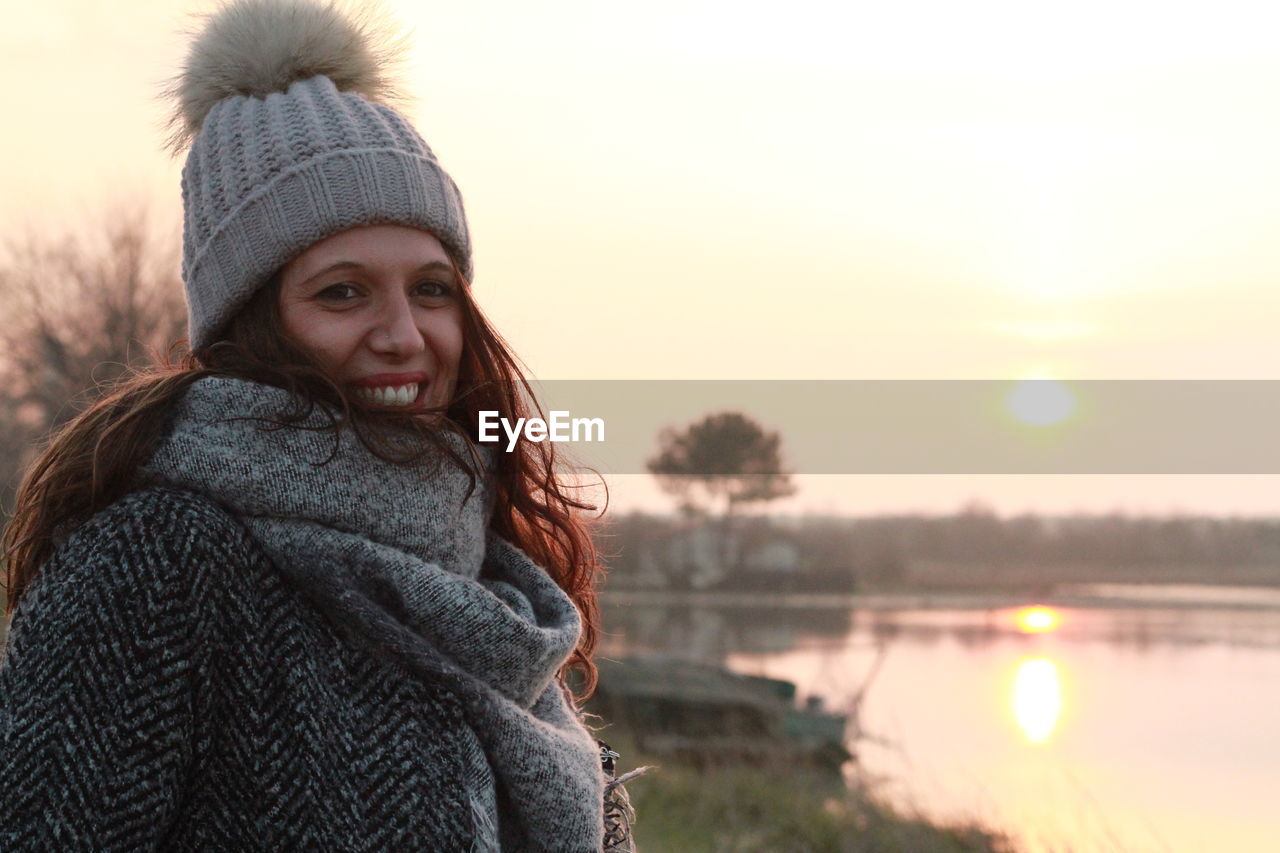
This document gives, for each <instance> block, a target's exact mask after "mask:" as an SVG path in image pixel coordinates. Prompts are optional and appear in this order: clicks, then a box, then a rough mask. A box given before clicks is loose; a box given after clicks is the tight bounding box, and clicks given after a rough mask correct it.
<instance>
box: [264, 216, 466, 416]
mask: <svg viewBox="0 0 1280 853" xmlns="http://www.w3.org/2000/svg"><path fill="white" fill-rule="evenodd" d="M460 287H461V283H460V282H459V281H458V280H457V278H456V277H455V275H454V272H453V265H452V264H451V263H450V262H449V256H448V255H447V254H446V253H445V251H444V247H443V246H441V245H440V241H439V240H437V239H436V238H435V237H434V236H432V235H431V234H429V233H427V232H426V231H420V230H418V229H416V228H409V227H407V226H404V225H368V226H363V227H360V228H352V229H350V230H347V231H343V232H341V233H339V234H335V235H333V236H332V237H328V238H326V239H324V240H321V241H320V242H318V243H316V244H314V245H312V246H311V247H309V248H308V249H307V250H306V251H305V252H303V253H302V254H301V255H298V257H296V258H294V259H293V260H292V261H290V262H289V263H288V264H287V265H286V266H285V268H284V270H283V271H282V273H281V280H280V316H281V319H282V323H283V326H284V333H285V336H286V337H287V338H289V339H290V340H291V341H293V343H294V344H296V345H297V346H299V347H300V348H301V349H302V350H303V351H304V352H306V353H307V354H308V355H309V356H310V357H311V358H312V359H314V360H315V361H316V362H317V363H318V364H319V365H320V366H321V367H323V368H324V369H326V370H327V371H328V372H329V373H330V374H331V375H332V376H333V377H334V378H336V379H337V380H338V381H339V382H342V383H345V384H346V385H347V386H348V387H349V388H351V389H352V390H353V391H354V392H355V393H356V395H357V396H358V397H359V398H360V399H362V400H364V401H366V402H367V403H369V404H370V405H371V406H373V407H375V408H396V409H410V410H416V409H423V408H426V407H428V406H432V407H435V406H445V405H447V404H448V403H449V401H450V400H451V399H452V397H453V390H454V386H455V385H456V384H457V380H458V361H459V359H460V358H461V355H462V307H461V299H462V297H461V296H460V295H459V288H460Z"/></svg>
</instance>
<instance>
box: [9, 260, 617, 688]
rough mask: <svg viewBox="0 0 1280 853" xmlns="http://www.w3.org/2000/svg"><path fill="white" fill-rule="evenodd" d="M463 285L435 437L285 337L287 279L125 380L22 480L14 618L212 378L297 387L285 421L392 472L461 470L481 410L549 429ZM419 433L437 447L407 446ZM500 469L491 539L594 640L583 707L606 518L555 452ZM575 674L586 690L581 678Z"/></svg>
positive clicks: (13, 533) (522, 455) (570, 667)
mask: <svg viewBox="0 0 1280 853" xmlns="http://www.w3.org/2000/svg"><path fill="white" fill-rule="evenodd" d="M454 272H455V274H456V275H457V276H458V281H459V282H461V283H462V286H461V287H459V288H458V293H459V294H460V296H459V300H460V306H461V309H462V310H461V315H462V323H463V341H464V345H463V351H462V358H461V362H460V363H459V366H458V384H457V391H456V392H455V394H454V397H453V399H452V400H451V401H450V403H449V404H448V406H447V409H446V410H445V411H444V412H443V414H444V415H445V418H444V419H442V420H441V421H440V423H438V424H436V425H435V426H434V427H433V426H430V425H427V424H426V423H424V420H423V419H421V418H415V417H413V416H412V415H409V414H406V413H396V412H387V411H377V412H375V411H371V410H370V409H368V408H367V407H366V406H365V405H363V404H362V403H361V401H360V400H359V398H357V397H356V396H355V395H353V394H350V393H349V392H348V391H347V389H346V388H345V387H344V386H343V385H342V384H341V383H339V382H337V381H335V380H334V379H333V378H332V377H330V376H328V375H327V374H326V373H325V371H323V370H322V369H321V368H320V367H319V366H318V365H316V364H315V363H314V362H312V361H311V360H310V359H309V358H308V357H307V355H306V354H305V353H304V352H302V351H301V350H300V349H299V348H298V347H296V346H295V345H293V344H292V343H291V342H290V341H289V340H288V339H287V338H286V337H285V336H284V335H283V334H282V333H281V329H282V328H283V326H282V324H281V318H280V309H279V298H278V297H279V290H280V275H279V274H278V273H277V275H275V276H273V277H272V279H271V280H270V281H268V282H267V283H266V284H265V285H264V286H263V287H262V288H260V289H259V290H258V292H257V293H256V294H255V295H254V297H253V299H251V300H250V302H249V303H248V304H247V305H246V306H245V307H244V308H243V309H242V310H241V311H240V312H239V313H238V314H237V315H236V317H235V318H234V319H233V320H232V322H231V323H230V325H229V326H228V329H227V331H226V332H225V333H224V334H223V336H222V337H221V338H220V339H219V340H218V341H216V342H214V343H212V344H210V345H209V346H207V347H205V348H203V349H201V350H197V351H195V352H186V353H184V354H183V355H181V356H180V357H175V356H174V353H175V351H178V350H179V349H180V348H181V347H182V345H183V342H182V341H179V342H177V343H175V344H174V345H173V346H172V347H170V350H169V352H168V353H167V354H165V355H164V356H163V357H157V358H156V359H155V361H156V362H157V364H156V366H154V367H150V368H146V369H144V370H140V371H135V372H134V373H132V374H129V375H127V376H125V377H124V378H122V379H121V380H119V381H118V382H117V383H116V384H114V385H113V386H112V387H111V389H110V390H109V391H108V392H107V393H105V394H104V395H102V396H101V397H100V398H98V399H97V400H96V401H95V402H94V403H92V404H91V405H90V406H89V407H88V408H87V409H85V411H83V412H81V413H80V414H79V415H77V416H76V417H75V418H73V419H72V420H71V421H69V422H68V423H67V424H66V425H64V426H63V427H62V428H61V429H59V430H58V431H57V432H56V433H55V434H53V435H52V436H51V437H50V438H49V439H48V441H47V443H46V444H45V446H44V447H43V448H42V449H41V452H40V453H39V454H38V456H37V457H36V459H35V460H34V461H33V462H32V463H31V465H30V466H29V467H28V469H27V470H26V472H25V473H24V475H23V478H22V481H21V484H20V485H19V487H18V491H17V494H16V500H15V508H14V512H13V514H12V516H11V518H10V520H9V522H8V524H7V525H6V527H5V530H4V534H3V538H2V539H0V549H2V553H3V555H4V562H5V576H6V577H5V580H6V583H5V587H6V589H7V592H8V603H7V606H6V617H11V616H12V614H13V613H14V610H15V608H16V607H17V605H18V602H19V601H20V600H21V598H22V596H23V594H24V593H25V592H26V590H27V589H28V588H29V587H30V586H31V583H32V581H33V580H34V579H35V577H36V575H37V573H38V571H39V569H40V567H41V566H42V565H43V564H44V563H45V561H46V560H48V559H49V557H50V556H51V555H52V553H53V551H54V549H55V548H56V547H57V545H58V543H59V542H60V541H61V540H62V539H63V538H65V536H66V535H67V534H69V533H70V532H71V531H72V530H74V529H75V528H76V527H77V526H79V525H80V524H82V523H84V522H85V521H87V520H88V519H89V518H91V517H92V516H93V515H94V514H95V513H97V512H99V511H100V510H102V509H104V508H106V507H107V506H108V505H110V504H111V503H112V502H113V501H115V500H117V499H118V498H120V497H122V496H123V495H124V494H125V493H127V492H128V491H129V490H130V489H131V488H135V487H136V485H137V481H136V480H135V477H136V474H137V471H138V469H139V467H141V466H142V465H143V464H144V463H145V462H146V461H147V460H148V459H149V458H150V456H151V454H152V452H153V451H154V448H155V446H156V444H157V442H158V441H159V440H160V438H162V437H163V434H164V431H165V429H166V427H167V424H168V422H169V415H170V413H171V411H172V410H173V408H174V406H175V405H176V404H177V402H178V401H179V400H180V399H181V397H182V395H183V394H184V393H185V392H186V390H187V388H188V387H189V386H190V385H191V384H192V383H194V382H196V381H197V380H199V379H202V378H204V377H207V376H227V377H235V378H240V379H246V380H250V381H255V382H260V383H264V384H268V385H273V386H276V387H279V388H284V389H286V390H288V391H289V392H290V393H291V395H292V397H293V400H294V406H293V408H292V409H291V410H290V411H288V412H285V413H282V416H281V421H280V425H281V426H291V425H294V424H297V423H298V422H300V421H302V420H305V419H307V418H309V417H310V415H311V414H312V413H313V412H314V411H315V410H316V409H317V408H318V409H319V410H320V411H321V412H324V413H327V414H328V415H329V423H328V424H327V425H326V426H324V427H323V428H324V429H330V430H333V431H334V432H335V438H336V432H337V430H339V429H343V428H346V425H347V424H349V425H350V428H352V429H354V430H355V432H356V434H357V435H358V436H359V438H360V440H361V442H362V443H363V444H364V445H365V446H366V447H367V448H368V449H369V450H370V452H372V453H374V454H376V455H378V456H379V457H380V458H382V459H384V460H387V461H391V462H400V463H405V462H409V461H411V460H413V459H415V458H417V457H418V456H420V455H422V454H423V453H427V452H430V450H431V446H434V447H436V448H439V449H441V450H443V451H445V453H446V454H447V455H448V456H450V457H452V458H453V459H454V460H455V461H456V462H458V463H459V464H461V463H462V460H460V459H458V457H456V456H454V454H453V453H452V452H451V451H450V449H449V447H448V445H447V444H446V443H444V442H443V441H442V440H441V439H440V437H439V435H438V432H437V431H436V430H437V429H438V428H439V427H440V426H444V427H445V428H449V429H453V430H457V431H461V432H462V433H463V434H464V435H469V436H475V435H477V434H478V433H477V430H478V428H479V416H478V412H480V411H482V410H489V411H497V412H499V413H500V415H501V417H504V418H507V419H509V420H511V422H513V423H514V422H515V420H514V419H516V418H522V417H523V418H528V417H530V416H541V415H542V414H543V412H542V408H541V405H540V404H539V403H538V401H537V398H536V395H535V394H534V393H533V390H532V389H531V388H530V386H529V383H528V381H527V379H526V378H525V375H524V370H523V369H522V365H521V364H520V362H519V361H518V359H517V358H516V357H515V355H514V354H513V353H512V351H511V349H510V347H509V345H508V344H507V343H506V341H504V340H503V338H502V337H501V336H500V335H499V334H498V333H497V332H496V331H495V330H494V329H493V327H492V325H491V324H490V323H489V322H488V320H487V319H486V318H485V316H484V314H483V313H482V312H481V310H480V308H479V306H478V305H476V303H475V302H474V300H473V299H472V297H471V292H470V291H471V288H470V285H469V284H468V283H467V282H466V281H465V280H464V279H463V277H462V275H461V272H460V271H459V270H458V269H457V267H456V265H455V269H454ZM339 412H341V416H339V415H338V413H339ZM388 426H391V427H394V428H392V429H388V428H387V427H388ZM309 428H314V427H309ZM406 433H409V434H413V436H419V437H423V438H426V439H427V442H423V441H409V442H405V441H403V440H400V439H403V438H404V437H406ZM413 436H410V437H413ZM336 444H337V443H336V441H335V447H336ZM428 445H431V446H428ZM495 456H496V457H497V462H496V465H495V470H494V475H495V483H494V486H495V492H496V503H495V506H494V511H493V519H492V522H491V527H492V529H493V531H494V532H495V533H497V534H498V535H500V536H502V537H504V538H506V539H508V540H509V541H510V542H511V543H512V544H514V545H515V546H516V547H518V548H520V549H521V550H523V551H524V552H525V553H527V554H528V555H529V556H530V558H532V559H533V560H534V561H536V562H537V563H538V564H539V565H541V566H543V567H544V568H545V569H546V570H547V573H548V574H549V575H550V576H551V578H552V579H553V580H554V581H555V582H556V584H557V585H558V586H559V587H560V588H561V589H563V590H564V591H565V593H566V594H567V595H568V596H569V597H570V598H571V599H572V600H573V603H574V605H575V606H576V607H577V609H578V612H579V613H580V614H581V616H582V626H583V630H582V636H581V638H580V640H579V643H578V646H577V648H576V649H575V650H574V652H573V655H572V656H571V657H570V658H569V660H568V661H567V662H566V664H565V667H564V668H563V669H562V670H561V672H560V680H561V683H562V684H568V682H569V681H572V682H574V684H575V686H577V687H579V688H580V692H579V694H578V698H579V699H583V698H585V697H586V696H589V695H590V694H591V692H592V691H593V690H594V689H595V684H596V667H595V664H594V662H593V660H592V655H593V654H594V652H595V648H596V645H597V643H598V641H599V630H600V627H599V626H600V615H599V608H598V604H597V600H596V586H597V583H598V581H599V580H600V578H601V576H602V574H603V568H602V565H601V562H600V558H599V554H598V553H597V551H596V548H595V545H594V542H593V538H592V535H591V532H592V527H593V523H594V521H596V520H598V519H599V517H600V514H602V512H603V510H601V512H600V513H597V514H596V515H595V516H594V517H589V516H588V515H587V513H586V511H589V510H595V509H596V507H594V506H593V505H591V504H589V503H586V502H585V501H583V500H581V499H578V498H576V497H573V496H572V495H571V494H570V492H571V491H572V489H574V488H578V487H577V486H574V485H570V484H569V483H568V482H567V479H568V478H567V476H566V474H565V471H564V470H563V462H562V460H560V459H559V458H558V456H557V453H556V450H555V447H554V445H553V444H552V443H551V442H527V441H525V442H518V443H517V444H516V447H515V449H514V450H513V451H512V452H510V453H497V454H495ZM464 470H468V471H469V470H470V469H469V467H467V468H464ZM606 503H607V492H606ZM570 671H576V673H575V674H576V675H577V676H579V677H578V678H574V679H568V675H569V673H570Z"/></svg>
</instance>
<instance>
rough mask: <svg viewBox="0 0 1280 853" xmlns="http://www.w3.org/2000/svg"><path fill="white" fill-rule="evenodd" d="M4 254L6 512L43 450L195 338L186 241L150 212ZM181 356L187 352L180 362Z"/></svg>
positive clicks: (1, 458)
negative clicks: (42, 444)
mask: <svg viewBox="0 0 1280 853" xmlns="http://www.w3.org/2000/svg"><path fill="white" fill-rule="evenodd" d="M101 223H102V224H101V225H97V226H93V227H91V228H89V229H88V230H82V231H78V232H73V231H70V230H69V231H67V232H63V233H58V234H35V233H31V234H27V235H26V236H20V237H17V238H11V239H10V240H9V241H8V242H7V244H6V245H5V246H4V247H3V249H2V250H0V300H3V303H4V306H5V312H4V315H5V322H4V323H3V324H2V325H0V508H3V509H4V510H6V511H7V510H8V508H9V507H10V506H12V497H13V490H14V489H15V488H16V486H17V482H16V481H17V479H18V477H19V476H20V474H21V471H22V469H23V468H25V467H26V465H27V463H28V462H29V461H30V459H31V458H32V455H33V453H34V450H35V447H36V446H37V444H38V442H39V441H40V440H41V439H43V438H44V437H45V436H46V435H48V434H49V433H50V432H51V431H52V430H54V429H56V428H57V427H59V426H61V425H62V424H63V423H65V422H66V421H68V420H70V419H71V418H72V417H74V416H75V415H76V414H77V413H78V412H80V411H81V410H83V408H84V407H85V406H86V405H88V404H89V403H90V402H92V401H93V400H95V399H96V398H97V397H98V396H100V395H101V394H102V393H103V392H105V391H106V390H107V389H108V388H109V387H110V386H111V384H112V383H113V382H114V381H115V380H117V379H118V378H120V376H121V375H122V374H124V373H125V372H126V371H128V370H129V369H130V368H137V367H141V366H144V365H146V364H148V363H152V362H154V361H155V360H156V359H157V358H159V357H160V356H161V355H162V354H163V353H164V352H166V350H167V348H168V347H169V346H170V345H171V344H172V343H173V342H175V341H176V340H178V339H180V338H182V337H184V336H185V335H186V308H185V306H184V303H183V297H182V281H181V278H180V276H179V274H178V256H177V249H178V240H177V239H176V236H175V238H173V239H169V240H167V241H166V243H167V245H166V244H160V245H157V244H158V243H159V241H160V237H159V235H156V234H155V233H154V232H153V230H152V229H151V227H150V226H149V223H148V219H147V216H146V214H145V213H144V212H139V211H137V210H136V209H135V210H131V211H110V212H108V213H107V214H106V215H105V216H103V218H102V220H101ZM174 355H175V356H176V355H178V353H174Z"/></svg>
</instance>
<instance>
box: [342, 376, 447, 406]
mask: <svg viewBox="0 0 1280 853" xmlns="http://www.w3.org/2000/svg"><path fill="white" fill-rule="evenodd" d="M428 385H429V383H428V382H404V383H401V384H399V385H394V384H393V385H374V386H365V385H359V386H356V388H355V396H356V399H358V400H360V401H361V402H363V403H366V404H368V405H370V406H374V407H376V408H379V409H399V410H415V409H423V408H425V407H426V406H425V400H426V396H427V388H428Z"/></svg>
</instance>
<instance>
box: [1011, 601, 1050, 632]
mask: <svg viewBox="0 0 1280 853" xmlns="http://www.w3.org/2000/svg"><path fill="white" fill-rule="evenodd" d="M1014 619H1015V621H1016V623H1017V625H1018V630H1019V631H1021V632H1022V633H1024V634H1045V633H1048V632H1049V631H1056V630H1058V627H1059V626H1060V625H1061V624H1062V617H1061V616H1059V615H1058V611H1056V610H1054V609H1053V608H1051V607H1024V608H1022V609H1021V610H1019V611H1018V614H1017V615H1016V616H1015V617H1014Z"/></svg>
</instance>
